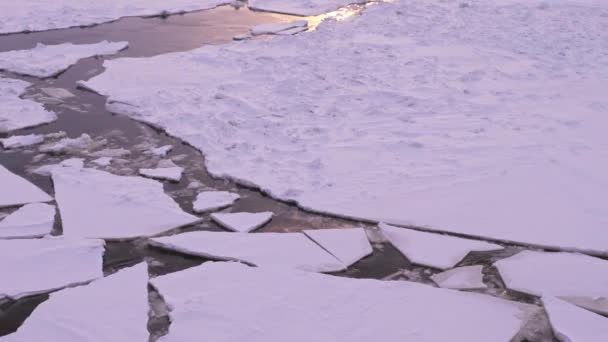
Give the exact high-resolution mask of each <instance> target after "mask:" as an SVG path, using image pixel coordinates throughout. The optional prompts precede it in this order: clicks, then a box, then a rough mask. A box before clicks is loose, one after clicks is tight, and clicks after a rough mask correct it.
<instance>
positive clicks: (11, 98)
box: [0, 4, 57, 133]
mask: <svg viewBox="0 0 608 342" xmlns="http://www.w3.org/2000/svg"><path fill="white" fill-rule="evenodd" d="M0 6H2V5H1V4H0ZM0 13H1V11H0ZM30 85H31V84H30V83H28V82H25V81H21V80H12V79H7V78H3V77H0V103H2V109H0V133H6V132H10V131H13V130H17V129H22V128H28V127H33V126H38V125H42V124H45V123H49V122H53V121H55V120H57V115H56V114H55V113H53V112H50V111H48V110H46V109H44V107H43V106H42V104H40V103H37V102H34V101H31V100H25V99H22V98H20V96H21V95H23V93H24V92H25V89H26V88H27V87H29V86H30Z"/></svg>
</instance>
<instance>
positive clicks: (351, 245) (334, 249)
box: [304, 228, 373, 267]
mask: <svg viewBox="0 0 608 342" xmlns="http://www.w3.org/2000/svg"><path fill="white" fill-rule="evenodd" d="M304 234H306V235H307V236H308V237H309V238H311V239H312V240H313V241H314V242H316V243H317V244H318V245H319V246H321V247H322V248H323V249H325V250H326V251H327V252H329V253H330V254H332V255H333V256H335V257H336V258H338V260H340V261H342V263H343V264H344V265H345V266H346V267H350V266H351V265H352V264H354V263H356V262H357V261H359V260H361V259H363V258H364V257H366V256H368V255H370V254H372V252H373V249H372V246H371V245H370V243H369V240H368V239H367V234H366V233H365V229H363V228H338V229H317V230H305V231H304Z"/></svg>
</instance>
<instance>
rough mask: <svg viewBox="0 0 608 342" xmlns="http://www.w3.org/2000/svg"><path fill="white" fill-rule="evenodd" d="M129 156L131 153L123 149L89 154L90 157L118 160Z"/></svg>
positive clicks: (107, 149)
mask: <svg viewBox="0 0 608 342" xmlns="http://www.w3.org/2000/svg"><path fill="white" fill-rule="evenodd" d="M129 154H131V151H129V150H127V149H125V148H122V147H121V148H106V149H103V150H101V151H97V152H93V153H91V156H92V157H102V158H103V157H110V158H120V157H125V156H128V155H129Z"/></svg>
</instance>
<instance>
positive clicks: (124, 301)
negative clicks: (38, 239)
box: [2, 263, 149, 342]
mask: <svg viewBox="0 0 608 342" xmlns="http://www.w3.org/2000/svg"><path fill="white" fill-rule="evenodd" d="M148 311H149V306H148V268H147V265H146V264H145V263H142V264H139V265H136V266H133V267H130V268H127V269H123V270H120V271H118V272H117V273H115V274H112V275H110V276H108V277H106V278H103V279H99V280H95V281H93V282H91V283H90V284H88V285H85V286H78V287H75V288H70V289H65V290H62V291H59V292H55V293H52V294H51V295H50V298H49V299H48V300H47V301H46V302H43V303H42V304H40V305H39V306H38V307H37V308H36V309H35V310H34V312H33V313H32V315H31V316H30V317H29V318H27V319H26V321H25V322H24V323H23V325H22V326H21V327H20V328H19V330H17V332H15V333H13V334H11V335H8V336H5V337H2V341H3V342H32V341H83V342H84V341H86V342H108V341H115V342H118V341H133V342H135V341H148V338H149V333H148V329H147V323H148Z"/></svg>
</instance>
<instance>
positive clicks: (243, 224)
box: [211, 211, 274, 233]
mask: <svg viewBox="0 0 608 342" xmlns="http://www.w3.org/2000/svg"><path fill="white" fill-rule="evenodd" d="M272 216H274V214H273V213H272V212H269V211H265V212H261V213H214V214H211V219H212V220H213V221H214V222H216V223H217V224H219V225H220V226H222V227H224V228H226V229H229V230H232V231H235V232H239V233H249V232H251V231H254V230H256V229H258V228H261V227H262V226H264V225H265V224H266V223H268V222H270V220H272Z"/></svg>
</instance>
